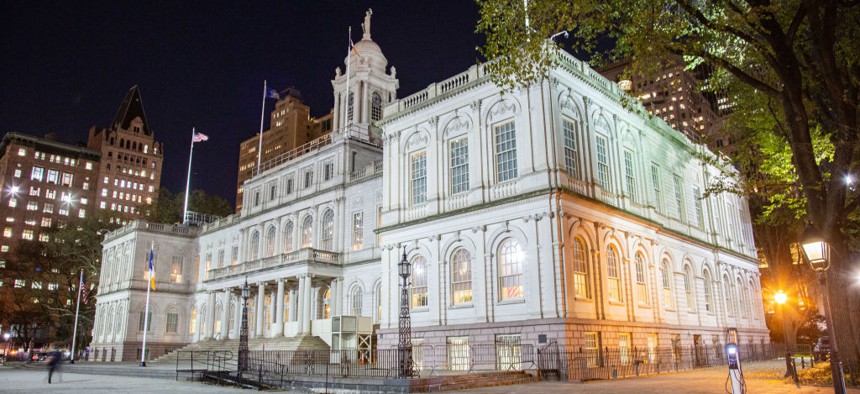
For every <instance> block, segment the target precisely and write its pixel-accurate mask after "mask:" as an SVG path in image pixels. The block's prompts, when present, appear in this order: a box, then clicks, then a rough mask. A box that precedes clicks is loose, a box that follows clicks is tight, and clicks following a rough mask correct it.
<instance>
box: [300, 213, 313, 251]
mask: <svg viewBox="0 0 860 394" xmlns="http://www.w3.org/2000/svg"><path fill="white" fill-rule="evenodd" d="M313 227H314V219H313V218H312V217H311V215H308V216H305V219H304V220H303V221H302V247H303V248H309V247H311V245H312V244H313V237H314V229H313Z"/></svg>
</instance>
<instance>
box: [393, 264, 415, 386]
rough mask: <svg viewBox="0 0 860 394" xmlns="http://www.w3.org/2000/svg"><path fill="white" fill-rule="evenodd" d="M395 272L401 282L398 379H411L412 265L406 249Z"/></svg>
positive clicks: (398, 325) (412, 373)
mask: <svg viewBox="0 0 860 394" xmlns="http://www.w3.org/2000/svg"><path fill="white" fill-rule="evenodd" d="M397 272H398V274H399V275H400V278H402V279H403V280H402V281H401V283H400V319H399V321H398V324H397V327H398V328H399V330H400V339H399V341H398V343H397V364H398V377H400V378H411V377H412V376H413V375H414V371H413V369H412V321H411V318H410V316H409V277H410V276H411V275H412V264H409V261H407V260H406V248H405V247H404V248H403V257H402V258H401V259H400V262H399V263H397Z"/></svg>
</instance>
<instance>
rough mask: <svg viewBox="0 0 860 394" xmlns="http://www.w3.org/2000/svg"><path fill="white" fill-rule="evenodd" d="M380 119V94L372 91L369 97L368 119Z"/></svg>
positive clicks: (373, 120) (374, 120)
mask: <svg viewBox="0 0 860 394" xmlns="http://www.w3.org/2000/svg"><path fill="white" fill-rule="evenodd" d="M380 119H382V96H380V95H379V93H377V92H373V95H372V96H371V97H370V120H371V121H372V122H376V121H377V120H380Z"/></svg>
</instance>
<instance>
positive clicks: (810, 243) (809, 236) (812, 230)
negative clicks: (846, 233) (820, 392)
mask: <svg viewBox="0 0 860 394" xmlns="http://www.w3.org/2000/svg"><path fill="white" fill-rule="evenodd" d="M800 243H801V246H802V247H803V254H804V256H805V257H806V261H807V262H809V266H810V267H812V269H813V270H814V271H815V272H817V273H818V280H819V281H820V282H821V287H822V289H824V291H823V293H824V315H825V317H826V318H827V335H828V336H829V337H830V373H831V374H833V391H834V392H835V393H836V394H845V375H844V374H843V373H842V359H841V358H840V357H839V346H838V345H837V341H836V332H835V331H834V329H833V328H834V327H833V314H832V313H831V312H830V295H829V294H828V291H827V274H826V272H827V269H828V268H830V245H829V244H828V243H827V242H826V241H825V240H824V235H822V234H821V231H819V230H818V228H817V227H815V225H813V224H812V223H809V224H807V225H806V229H804V230H803V235H802V236H801V238H800Z"/></svg>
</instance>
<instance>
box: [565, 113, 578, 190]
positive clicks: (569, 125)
mask: <svg viewBox="0 0 860 394" xmlns="http://www.w3.org/2000/svg"><path fill="white" fill-rule="evenodd" d="M562 129H563V131H564V168H565V170H566V171H567V175H569V176H570V177H571V178H576V179H580V175H579V157H578V153H577V150H576V124H575V123H573V122H572V121H570V120H567V119H565V120H564V121H563V122H562Z"/></svg>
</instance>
